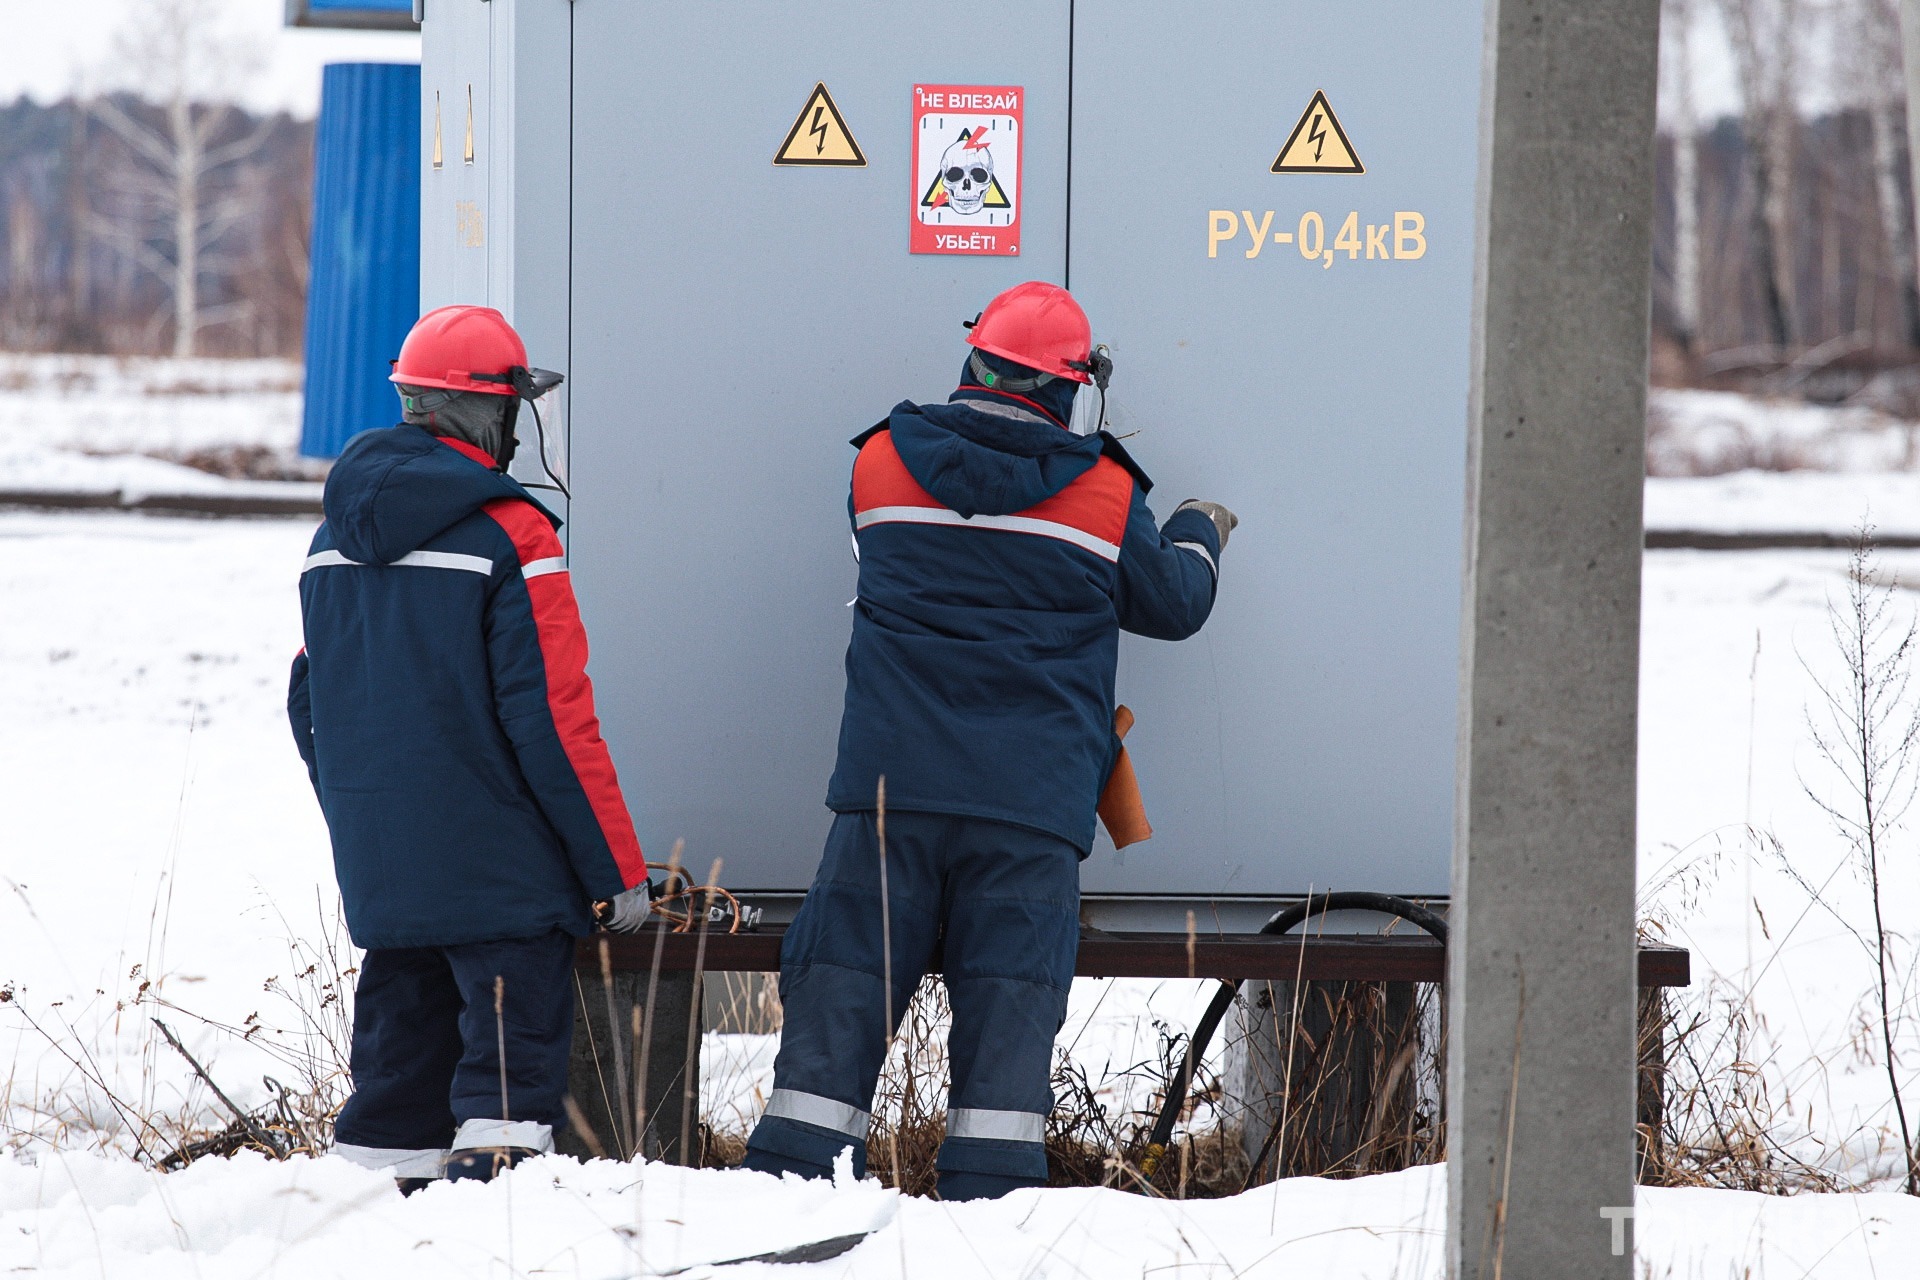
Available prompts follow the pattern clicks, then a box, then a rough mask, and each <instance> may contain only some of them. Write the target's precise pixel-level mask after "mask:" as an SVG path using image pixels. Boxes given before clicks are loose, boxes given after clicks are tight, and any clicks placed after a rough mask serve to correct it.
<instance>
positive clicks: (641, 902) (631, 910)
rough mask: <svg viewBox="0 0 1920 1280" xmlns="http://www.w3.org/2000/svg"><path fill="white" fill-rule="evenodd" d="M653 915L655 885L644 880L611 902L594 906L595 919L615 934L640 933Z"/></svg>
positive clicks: (603, 927)
mask: <svg viewBox="0 0 1920 1280" xmlns="http://www.w3.org/2000/svg"><path fill="white" fill-rule="evenodd" d="M652 914H653V883H652V882H651V881H648V880H642V881H641V882H640V883H639V884H637V885H635V886H633V888H631V889H629V890H627V891H626V892H625V893H623V894H620V895H619V896H618V897H616V898H614V899H613V900H612V901H610V902H596V903H594V904H593V918H594V920H595V921H596V922H597V923H598V924H599V925H600V927H601V928H602V929H606V930H609V931H611V932H613V933H638V932H639V931H640V926H641V925H643V924H645V923H646V922H647V917H648V916H650V915H652Z"/></svg>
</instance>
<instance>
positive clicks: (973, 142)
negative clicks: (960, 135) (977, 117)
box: [967, 125, 993, 151]
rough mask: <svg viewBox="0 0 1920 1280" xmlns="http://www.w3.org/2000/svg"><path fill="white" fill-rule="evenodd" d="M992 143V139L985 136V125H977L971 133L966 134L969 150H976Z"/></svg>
mask: <svg viewBox="0 0 1920 1280" xmlns="http://www.w3.org/2000/svg"><path fill="white" fill-rule="evenodd" d="M992 145H993V141H992V139H990V138H988V137H987V126H985V125H979V126H977V127H976V128H975V129H974V131H973V132H972V133H970V134H968V135H967V150H969V151H978V150H980V149H981V148H982V147H990V146H992Z"/></svg>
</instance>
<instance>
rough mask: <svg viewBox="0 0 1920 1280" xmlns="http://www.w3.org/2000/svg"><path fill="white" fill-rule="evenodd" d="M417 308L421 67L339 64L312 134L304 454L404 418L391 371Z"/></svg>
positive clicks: (329, 71) (325, 453) (320, 454)
mask: <svg viewBox="0 0 1920 1280" xmlns="http://www.w3.org/2000/svg"><path fill="white" fill-rule="evenodd" d="M419 310H420V68H419V67H418V66H417V65H413V64H410V63H391V62H343V63H335V64H333V65H331V66H329V67H327V68H326V71H325V74H324V76H323V78H322V80H321V89H320V120H319V125H318V127H317V128H316V129H315V131H314V172H313V248H312V270H311V275H310V277H309V282H308V287H307V334H306V366H307V367H306V384H307V385H306V407H305V411H304V417H303V420H302V424H301V431H300V451H301V452H302V453H304V454H306V455H307V456H309V457H315V458H332V457H336V456H338V455H339V453H340V449H341V447H342V446H343V445H345V444H346V442H347V440H348V439H349V438H350V437H352V436H353V435H354V434H356V433H357V432H361V431H365V430H366V429H367V428H369V427H384V426H391V425H392V424H393V423H394V422H395V421H397V420H398V418H399V402H398V401H397V400H396V399H395V397H394V392H393V386H392V384H390V383H389V382H388V381H387V373H388V365H387V362H388V361H389V360H391V359H392V358H393V357H394V356H396V355H398V354H399V353H400V343H401V341H402V340H403V339H404V338H405V337H406V336H407V330H408V329H409V328H411V327H412V325H413V322H414V320H415V319H416V318H417V317H418V316H419Z"/></svg>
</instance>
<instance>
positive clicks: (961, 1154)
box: [746, 811, 1080, 1199]
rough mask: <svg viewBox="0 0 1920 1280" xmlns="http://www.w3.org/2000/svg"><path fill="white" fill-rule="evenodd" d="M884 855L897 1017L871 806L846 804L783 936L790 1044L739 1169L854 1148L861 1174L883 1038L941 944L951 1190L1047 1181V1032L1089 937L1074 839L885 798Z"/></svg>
mask: <svg viewBox="0 0 1920 1280" xmlns="http://www.w3.org/2000/svg"><path fill="white" fill-rule="evenodd" d="M886 859H887V881H888V896H887V901H888V902H889V903H890V905H891V915H892V920H891V927H892V932H893V973H892V977H893V993H892V994H893V999H892V1013H893V1021H894V1025H893V1026H889V1025H888V1024H887V1009H888V1001H887V990H886V969H885V966H884V964H883V963H882V960H883V954H884V953H883V949H882V943H881V935H882V919H881V910H880V904H881V895H880V848H879V841H878V838H877V833H876V828H875V820H874V814H872V813H842V814H840V815H838V816H837V817H836V818H835V819H834V823H833V830H832V832H831V833H830V834H829V835H828V837H827V848H826V853H825V856H824V857H822V859H821V862H820V870H819V872H818V873H817V874H816V875H815V877H814V881H813V887H812V888H811V889H809V890H808V891H807V897H806V901H805V902H804V903H802V904H801V907H800V914H799V915H798V917H797V918H796V919H795V920H794V922H793V927H792V929H790V930H789V931H788V933H787V937H786V942H785V944H784V946H783V947H782V950H781V955H780V998H781V1001H782V1003H783V1005H784V1007H785V1017H784V1021H783V1025H782V1029H781V1035H780V1053H779V1056H778V1057H777V1058H776V1059H775V1061H774V1088H773V1094H772V1096H771V1097H770V1098H769V1099H768V1103H767V1111H766V1115H765V1116H764V1117H763V1118H762V1119H761V1121H760V1123H759V1125H758V1126H756V1127H755V1129H754V1131H753V1135H752V1137H751V1138H750V1139H749V1140H748V1143H747V1147H748V1153H747V1160H746V1165H747V1167H748V1168H752V1169H759V1170H761V1171H763V1172H768V1173H781V1172H793V1173H800V1174H804V1175H807V1176H811V1177H818V1176H823V1175H825V1174H826V1173H828V1172H829V1171H830V1170H831V1168H832V1165H833V1161H834V1158H835V1157H836V1156H837V1155H838V1154H839V1153H840V1151H842V1150H843V1149H845V1148H847V1147H852V1148H853V1162H854V1169H855V1171H856V1172H864V1169H865V1164H866V1142H865V1138H866V1132H867V1123H868V1109H869V1108H870V1107H871V1106H872V1103H873V1090H874V1085H875V1083H876V1081H877V1080H878V1078H879V1074H880V1068H881V1065H882V1061H883V1058H884V1055H885V1052H886V1045H887V1040H888V1037H889V1036H890V1035H891V1034H892V1032H893V1031H894V1030H896V1029H897V1027H898V1024H899V1021H900V1018H901V1016H902V1015H903V1014H904V1012H905V1010H906V1007H907V1002H908V1000H909V999H911V997H912V995H913V992H914V989H915V988H916V987H917V986H918V985H919V983H920V978H921V976H922V975H923V974H925V973H926V972H927V970H928V968H929V966H930V965H931V964H932V963H933V962H934V960H935V957H936V955H938V956H939V957H940V961H941V964H942V966H943V968H944V971H945V974H946V983H947V994H948V997H949V1000H950V1001H951V1003H952V1005H953V1032H952V1035H951V1038H950V1039H949V1041H948V1045H947V1056H948V1059H949V1061H950V1062H951V1064H952V1068H953V1087H952V1092H951V1094H950V1095H949V1098H948V1107H947V1137H946V1141H945V1142H944V1143H942V1144H941V1147H940V1155H939V1159H938V1167H939V1169H940V1193H941V1196H942V1197H943V1198H947V1199H969V1198H974V1197H977V1196H985V1195H997V1194H1000V1193H1002V1192H1005V1191H1008V1190H1012V1189H1013V1188H1015V1187H1021V1186H1038V1185H1043V1184H1044V1183H1045V1182H1046V1177H1047V1157H1046V1149H1045V1146H1044V1145H1043V1140H1044V1128H1045V1123H1046V1117H1047V1114H1048V1113H1049V1112H1050V1111H1051V1110H1052V1109H1053V1094H1052V1091H1051V1090H1050V1088H1049V1087H1048V1083H1047V1081H1048V1077H1049V1075H1050V1069H1051V1066H1052V1058H1053V1041H1054V1037H1055V1036H1056V1035H1058V1034H1059V1031H1060V1024H1061V1023H1062V1022H1063V1021H1064V1020H1065V1018H1066V1011H1067V989H1068V987H1069V986H1070V985H1071V984H1072V982H1073V965H1074V958H1075V954H1076V952H1077V950H1078V947H1079V907H1080V856H1079V851H1078V850H1077V849H1075V848H1074V846H1073V845H1072V844H1070V843H1068V842H1067V841H1065V840H1062V839H1060V838H1059V837H1057V836H1051V835H1045V834H1042V833H1040V832H1036V831H1029V830H1027V829H1025V828H1021V827H1012V826H1007V825H1005V824H1003V823H997V822H988V821H985V820H983V819H977V818H960V817H951V816H948V815H944V814H933V813H912V812H894V811H889V812H888V814H887V847H886Z"/></svg>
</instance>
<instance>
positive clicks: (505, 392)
mask: <svg viewBox="0 0 1920 1280" xmlns="http://www.w3.org/2000/svg"><path fill="white" fill-rule="evenodd" d="M526 363H527V344H526V343H524V342H522V341H520V335H519V334H517V333H515V332H514V331H513V326H512V325H510V324H508V323H507V318H506V317H505V316H503V315H501V314H500V313H499V312H498V311H495V310H494V309H493V308H492V307H471V306H455V307H436V308H434V309H433V310H432V311H429V312H427V314H425V315H423V316H421V317H420V319H419V320H417V321H415V322H414V326H413V331H412V332H411V333H409V334H407V340H406V341H405V342H403V343H401V344H400V358H399V359H398V360H396V361H394V363H393V376H392V377H391V378H389V379H387V381H389V382H404V383H406V384H407V385H408V386H412V387H444V388H445V389H447V390H449V391H480V392H484V393H486V394H488V395H495V396H510V395H512V394H514V390H513V383H512V381H511V379H510V378H509V377H508V376H507V371H508V370H510V369H513V368H515V367H520V368H524V367H525V366H526Z"/></svg>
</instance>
